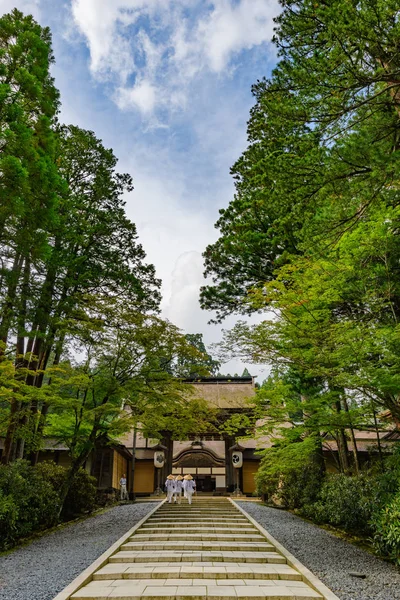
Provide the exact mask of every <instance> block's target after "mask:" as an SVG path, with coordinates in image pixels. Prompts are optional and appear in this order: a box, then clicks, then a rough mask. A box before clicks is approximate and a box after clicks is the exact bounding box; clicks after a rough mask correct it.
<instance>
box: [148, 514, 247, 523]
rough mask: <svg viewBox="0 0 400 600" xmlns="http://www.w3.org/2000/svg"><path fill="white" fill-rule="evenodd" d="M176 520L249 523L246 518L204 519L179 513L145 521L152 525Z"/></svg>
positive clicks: (186, 521)
mask: <svg viewBox="0 0 400 600" xmlns="http://www.w3.org/2000/svg"><path fill="white" fill-rule="evenodd" d="M177 521H180V522H182V523H195V522H196V523H213V524H214V523H221V525H226V524H228V523H232V524H236V523H237V524H238V525H249V522H248V521H246V519H232V518H231V519H229V518H226V519H224V518H219V519H218V518H217V519H213V518H212V517H207V518H206V519H204V518H203V517H183V516H181V515H177V516H176V517H174V516H171V517H168V518H167V517H163V518H162V519H161V518H158V517H157V518H156V517H154V518H153V517H152V518H151V519H149V520H148V521H147V523H148V524H151V525H153V524H154V523H156V524H158V523H160V524H164V523H176V522H177Z"/></svg>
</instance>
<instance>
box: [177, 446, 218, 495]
mask: <svg viewBox="0 0 400 600" xmlns="http://www.w3.org/2000/svg"><path fill="white" fill-rule="evenodd" d="M179 445H180V448H178V451H177V452H176V454H175V455H174V457H173V468H172V473H173V475H185V474H186V473H190V474H191V475H192V476H193V478H194V479H195V481H196V487H197V491H198V492H199V493H206V494H213V493H219V494H221V493H225V492H226V467H225V457H223V456H220V455H218V454H217V452H216V451H215V450H214V449H212V448H210V447H207V445H206V444H203V443H201V442H188V443H180V444H179Z"/></svg>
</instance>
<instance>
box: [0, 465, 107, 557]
mask: <svg viewBox="0 0 400 600" xmlns="http://www.w3.org/2000/svg"><path fill="white" fill-rule="evenodd" d="M67 475H68V470H67V469H65V468H64V467H60V466H59V465H56V464H55V463H53V462H51V461H50V462H44V463H40V464H38V465H37V466H35V467H31V466H30V464H29V463H28V462H27V461H24V460H18V461H16V462H14V463H12V464H10V465H6V466H5V465H2V466H0V550H5V549H7V548H10V547H11V546H12V545H13V544H15V542H17V541H18V540H19V539H21V538H23V537H26V536H28V535H30V534H31V533H33V532H35V531H40V530H42V529H46V528H48V527H52V526H53V525H55V524H56V523H57V522H58V520H59V511H60V504H61V502H60V497H59V490H60V489H61V486H62V485H63V483H64V482H65V479H66V477H67ZM95 506H96V486H95V479H94V478H93V477H91V476H90V475H89V474H88V473H86V471H84V470H83V469H81V470H80V471H78V473H77V474H76V476H75V478H74V480H73V482H72V485H71V488H70V490H69V492H68V494H67V497H66V500H65V503H64V507H63V510H62V513H61V519H62V520H67V519H69V518H71V517H74V516H77V515H80V514H82V513H84V512H91V511H92V510H93V509H94V508H95Z"/></svg>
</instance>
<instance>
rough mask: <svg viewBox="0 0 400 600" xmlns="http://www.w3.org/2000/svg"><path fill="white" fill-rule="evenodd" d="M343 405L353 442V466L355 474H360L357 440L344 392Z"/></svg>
mask: <svg viewBox="0 0 400 600" xmlns="http://www.w3.org/2000/svg"><path fill="white" fill-rule="evenodd" d="M343 406H344V410H345V411H346V413H347V415H348V417H349V425H350V428H349V429H350V435H351V441H352V444H353V458H354V468H355V472H356V475H359V474H360V461H359V457H358V448H357V440H356V436H355V435H354V428H353V424H352V422H351V418H350V415H349V404H348V402H347V398H346V395H345V394H343Z"/></svg>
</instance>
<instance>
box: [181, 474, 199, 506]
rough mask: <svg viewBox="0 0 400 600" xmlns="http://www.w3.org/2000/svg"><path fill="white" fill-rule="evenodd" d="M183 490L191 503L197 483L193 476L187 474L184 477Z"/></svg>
mask: <svg viewBox="0 0 400 600" xmlns="http://www.w3.org/2000/svg"><path fill="white" fill-rule="evenodd" d="M183 490H184V493H185V497H186V498H187V499H188V502H189V504H192V496H193V493H194V492H195V491H196V483H195V481H194V480H193V477H192V476H191V475H190V474H189V475H185V477H184V478H183Z"/></svg>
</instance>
